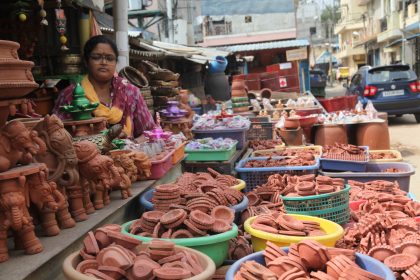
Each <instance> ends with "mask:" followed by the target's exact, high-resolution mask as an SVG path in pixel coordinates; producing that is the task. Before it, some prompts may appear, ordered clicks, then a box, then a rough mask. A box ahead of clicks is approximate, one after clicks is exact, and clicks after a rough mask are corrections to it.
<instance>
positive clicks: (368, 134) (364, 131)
mask: <svg viewBox="0 0 420 280" xmlns="http://www.w3.org/2000/svg"><path fill="white" fill-rule="evenodd" d="M356 143H357V145H358V146H369V149H372V150H389V149H390V139H389V130H388V122H382V123H366V124H358V125H357V130H356Z"/></svg>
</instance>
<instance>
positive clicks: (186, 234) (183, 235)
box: [162, 229, 194, 238]
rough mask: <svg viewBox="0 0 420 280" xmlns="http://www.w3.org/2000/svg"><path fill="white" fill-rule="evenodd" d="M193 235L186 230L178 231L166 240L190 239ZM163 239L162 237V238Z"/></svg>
mask: <svg viewBox="0 0 420 280" xmlns="http://www.w3.org/2000/svg"><path fill="white" fill-rule="evenodd" d="M192 237H194V235H193V234H192V233H191V232H189V231H188V230H186V229H178V230H176V231H174V233H172V235H170V237H168V238H192ZM162 238H163V237H162Z"/></svg>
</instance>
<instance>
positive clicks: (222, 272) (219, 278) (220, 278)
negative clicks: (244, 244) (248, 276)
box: [211, 265, 230, 280]
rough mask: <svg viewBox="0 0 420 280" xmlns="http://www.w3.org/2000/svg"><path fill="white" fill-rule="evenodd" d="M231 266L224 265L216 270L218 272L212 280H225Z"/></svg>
mask: <svg viewBox="0 0 420 280" xmlns="http://www.w3.org/2000/svg"><path fill="white" fill-rule="evenodd" d="M229 268H230V265H224V266H221V267H219V268H218V269H216V272H215V273H214V274H213V277H212V278H211V280H225V278H226V273H227V271H228V270H229Z"/></svg>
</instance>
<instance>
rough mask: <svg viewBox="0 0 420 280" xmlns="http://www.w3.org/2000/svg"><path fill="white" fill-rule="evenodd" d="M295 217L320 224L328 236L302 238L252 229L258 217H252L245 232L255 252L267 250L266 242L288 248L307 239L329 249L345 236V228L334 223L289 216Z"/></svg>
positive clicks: (294, 215) (313, 218)
mask: <svg viewBox="0 0 420 280" xmlns="http://www.w3.org/2000/svg"><path fill="white" fill-rule="evenodd" d="M288 215H290V216H293V217H295V218H297V219H298V220H301V221H314V222H318V223H319V224H320V226H321V229H322V230H323V231H325V232H326V235H323V236H311V237H302V236H288V235H281V234H273V233H267V232H264V231H261V230H256V229H254V228H252V227H251V224H252V222H253V221H254V220H255V218H256V217H251V218H249V219H247V220H246V221H245V224H244V227H245V231H246V232H248V233H249V234H251V242H252V247H253V249H254V251H255V252H256V251H262V250H264V249H265V246H266V242H267V241H271V242H273V243H275V244H277V245H278V246H280V247H288V246H289V245H290V244H293V243H299V242H300V241H302V240H305V239H311V240H316V241H318V242H320V243H321V244H324V245H325V246H328V247H334V246H335V243H336V242H337V240H339V239H340V238H341V237H343V235H344V230H343V228H342V227H341V226H340V225H339V224H336V223H334V222H331V221H328V220H325V219H321V218H317V217H311V216H304V215H296V214H288Z"/></svg>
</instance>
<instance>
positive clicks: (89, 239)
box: [83, 231, 99, 255]
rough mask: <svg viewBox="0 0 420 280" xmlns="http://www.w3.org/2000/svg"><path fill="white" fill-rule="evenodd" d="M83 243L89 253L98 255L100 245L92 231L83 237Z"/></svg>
mask: <svg viewBox="0 0 420 280" xmlns="http://www.w3.org/2000/svg"><path fill="white" fill-rule="evenodd" d="M83 245H84V246H85V252H86V253H87V254H89V255H96V254H98V253H99V245H98V242H97V241H96V238H95V235H94V234H93V232H92V231H89V232H88V235H87V236H86V237H85V238H84V239H83Z"/></svg>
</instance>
